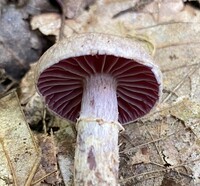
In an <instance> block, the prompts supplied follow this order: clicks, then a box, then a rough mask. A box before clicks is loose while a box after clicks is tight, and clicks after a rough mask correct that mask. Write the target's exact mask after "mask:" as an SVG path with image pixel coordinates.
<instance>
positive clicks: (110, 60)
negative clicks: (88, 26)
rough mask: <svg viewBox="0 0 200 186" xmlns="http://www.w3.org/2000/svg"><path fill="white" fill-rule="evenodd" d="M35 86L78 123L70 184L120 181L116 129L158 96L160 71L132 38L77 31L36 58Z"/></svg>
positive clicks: (143, 111) (148, 107)
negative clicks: (37, 60) (72, 178)
mask: <svg viewBox="0 0 200 186" xmlns="http://www.w3.org/2000/svg"><path fill="white" fill-rule="evenodd" d="M36 87H37V90H38V92H39V94H40V95H41V96H42V97H43V98H44V101H45V103H46V105H47V107H48V108H49V109H50V110H51V111H52V112H53V113H54V114H56V115H58V116H60V117H62V118H65V119H67V120H70V121H73V122H76V128H77V144H76V150H75V163H74V164H75V165H74V185H115V186H116V185H118V167H119V147H118V133H119V130H120V129H121V128H122V125H123V124H126V123H129V122H132V121H135V120H136V119H138V118H140V117H142V116H144V115H146V114H147V113H148V112H149V111H150V110H151V109H152V108H153V107H155V105H156V104H157V103H158V100H159V98H160V95H161V73H160V70H159V69H158V67H157V66H156V65H155V64H154V63H153V61H152V59H151V57H150V55H149V54H148V53H147V52H146V51H145V49H144V48H143V47H141V45H140V44H139V43H138V42H137V41H134V40H133V39H130V38H123V37H120V36H115V35H108V34H100V33H84V34H77V35H74V36H72V37H69V38H66V39H65V40H62V41H59V42H58V43H56V44H55V45H54V46H52V47H51V48H50V49H49V50H48V51H47V52H45V54H44V55H43V56H42V57H41V58H40V61H39V63H38V66H37V71H36Z"/></svg>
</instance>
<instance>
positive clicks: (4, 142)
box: [0, 92, 40, 186]
mask: <svg viewBox="0 0 200 186" xmlns="http://www.w3.org/2000/svg"><path fill="white" fill-rule="evenodd" d="M0 105H1V106H0V120H1V128H0V131H1V132H0V142H1V143H0V149H1V153H0V154H1V159H0V160H1V163H0V164H1V165H3V166H2V168H3V167H4V168H5V169H1V171H0V175H1V179H0V182H1V183H2V184H1V185H2V186H3V185H7V184H8V183H13V184H14V185H16V186H21V185H30V182H31V179H32V177H33V176H34V174H35V171H36V169H37V166H38V163H39V160H40V153H39V150H38V147H37V145H36V142H35V139H34V137H33V135H32V133H31V131H30V129H29V127H28V126H27V124H26V122H25V120H24V115H23V113H22V111H21V107H20V104H19V101H18V98H17V94H16V92H12V93H10V94H8V95H7V96H5V97H3V98H1V99H0Z"/></svg>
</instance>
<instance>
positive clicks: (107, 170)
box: [75, 74, 119, 186]
mask: <svg viewBox="0 0 200 186" xmlns="http://www.w3.org/2000/svg"><path fill="white" fill-rule="evenodd" d="M116 86H117V85H116V81H115V80H114V78H113V77H111V76H109V75H107V74H97V75H93V76H91V77H89V78H87V79H86V81H85V84H84V90H83V99H82V105H81V113H80V118H79V120H78V122H77V131H78V135H77V146H76V152H75V185H76V186H80V185H84V186H88V185H101V186H104V185H105V186H107V185H109V186H116V185H118V181H117V180H118V167H119V148H118V132H119V126H118V124H117V120H118V104H117V95H116Z"/></svg>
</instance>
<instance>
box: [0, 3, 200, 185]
mask: <svg viewBox="0 0 200 186" xmlns="http://www.w3.org/2000/svg"><path fill="white" fill-rule="evenodd" d="M70 2H71V1H68V5H67V6H68V7H67V8H69V7H70V4H69V3H70ZM87 2H88V1H87ZM87 2H86V4H87ZM102 2H103V4H101V5H100V4H99V3H98V2H96V3H94V4H92V5H89V8H87V10H85V9H83V6H81V9H80V10H77V8H79V7H73V6H72V7H73V8H72V9H71V10H72V12H70V11H69V10H68V13H66V12H65V13H66V15H68V17H70V16H71V15H72V17H73V18H72V19H67V18H65V19H64V23H62V21H63V20H61V16H60V15H59V14H58V13H56V12H52V13H49V12H48V14H47V13H45V14H41V13H40V14H38V15H36V16H33V18H32V20H31V26H32V28H33V29H39V30H40V31H41V32H42V33H43V34H44V35H55V36H56V37H57V40H58V39H59V34H60V30H61V31H62V32H63V33H62V34H64V36H65V37H69V36H71V35H72V34H76V33H81V32H88V31H90V32H91V31H93V32H104V33H113V32H115V33H116V34H117V35H121V36H124V37H133V38H136V37H137V38H138V36H144V37H143V39H142V41H143V42H144V41H147V43H148V41H149V43H153V45H154V46H155V48H156V51H155V53H154V59H155V61H156V64H158V66H159V67H160V68H161V70H162V72H163V82H164V86H163V99H162V102H161V103H160V104H159V106H158V108H157V109H156V110H154V111H153V112H151V113H150V114H149V115H148V116H146V117H145V118H142V119H141V120H139V121H137V122H134V123H133V124H128V125H126V126H125V129H126V130H125V132H124V133H122V134H121V135H120V140H119V146H120V175H119V178H120V185H125V186H129V185H136V186H142V185H154V186H157V185H158V186H167V185H174V186H186V185H187V186H193V185H199V184H200V179H199V177H200V169H199V167H200V166H199V165H200V157H199V154H200V153H199V148H200V147H199V145H200V142H199V135H200V134H199V133H200V127H199V121H200V104H199V101H200V96H199V93H200V87H199V84H200V79H199V73H200V71H199V48H200V47H199V44H200V43H199V42H198V36H199V35H200V33H199V32H200V24H199V23H200V21H199V20H200V12H199V10H198V9H197V8H194V7H191V6H190V5H188V4H184V3H183V2H182V1H181V0H176V1H165V0H162V1H142V0H141V1H140V0H133V1H130V0H126V1H120V0H104V1H102ZM65 6H66V5H64V7H62V8H66V7H65ZM73 11H75V12H73ZM74 15H75V16H74ZM61 23H62V24H61ZM61 25H62V26H64V28H62V29H61V28H60V26H61ZM144 38H145V39H144ZM33 68H34V67H33ZM27 78H28V77H27V76H26V77H25V78H24V79H23V81H24V80H25V79H27ZM31 78H32V81H33V79H34V78H33V76H32V77H31ZM31 78H30V76H29V79H31ZM26 85H27V87H28V88H27V89H26V92H23V90H25V89H24V83H22V84H21V87H23V88H21V90H22V94H21V95H22V98H21V97H20V100H23V101H22V102H21V103H22V106H23V108H24V111H25V114H26V117H27V121H28V123H29V124H30V125H31V124H33V123H34V125H37V124H39V123H40V124H42V129H43V131H45V132H46V133H45V135H44V136H42V138H41V139H42V142H44V143H46V145H45V146H46V147H48V146H49V145H50V146H51V148H50V149H52V150H51V151H50V152H49V153H51V154H53V156H51V157H53V159H51V158H50V159H49V157H48V155H42V157H43V158H44V159H45V161H47V162H48V163H49V162H53V166H52V169H51V170H45V169H44V167H42V163H41V164H40V166H39V169H38V171H42V172H43V174H42V175H43V176H44V177H43V180H45V179H46V178H47V180H48V179H49V180H50V179H51V178H48V175H49V174H51V173H52V175H50V176H53V175H54V174H56V175H57V176H56V177H57V178H56V179H55V180H51V181H50V182H49V183H53V182H54V183H55V181H58V182H60V183H62V184H65V185H73V184H72V183H73V180H72V175H73V155H74V154H73V153H74V145H75V132H74V129H73V127H71V125H70V124H69V123H66V122H63V121H62V120H60V119H58V118H55V117H53V116H51V114H50V113H48V111H45V112H46V114H44V113H45V112H43V111H44V110H45V107H44V106H43V105H42V104H41V103H42V100H37V99H38V98H37V94H35V90H34V88H31V87H34V85H33V84H32V83H31V81H30V80H28V81H26ZM30 85H31V86H30ZM25 87H26V86H25ZM29 91H30V92H29ZM24 95H25V97H24V99H23V96H24ZM38 103H40V104H38ZM41 110H43V111H42V112H41ZM27 113H28V114H27ZM7 116H9V114H7ZM34 116H35V119H34ZM9 118H10V117H9ZM44 129H45V130H44ZM50 131H51V132H50ZM34 133H35V132H34ZM36 136H38V139H39V138H40V135H39V134H36ZM39 144H40V148H42V146H41V142H40V143H39ZM1 148H2V149H4V146H2V147H1ZM43 149H44V148H43ZM48 149H49V148H47V152H48ZM2 151H3V150H2ZM43 153H44V154H45V151H43ZM4 154H5V153H4ZM47 154H48V153H47ZM56 157H57V159H56ZM2 159H5V162H6V161H7V160H6V156H5V155H4V156H2ZM47 162H46V163H47ZM48 163H47V164H48ZM5 165H7V164H6V163H4V164H2V167H5V168H3V171H5V173H4V174H3V175H4V177H3V176H2V180H3V179H4V180H6V181H9V180H12V174H11V173H10V172H9V167H8V168H6V166H5ZM54 171H55V172H54ZM59 171H60V173H61V175H62V179H63V180H62V181H61V180H60V179H61V178H60V177H59V176H58V172H59ZM5 175H8V176H7V177H5ZM36 175H37V173H36ZM45 175H46V176H47V177H45ZM54 176H55V175H54ZM7 178H9V179H7ZM37 180H40V178H38V177H36V182H37ZM58 182H57V183H58ZM37 184H42V180H41V182H38V183H37Z"/></svg>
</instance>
